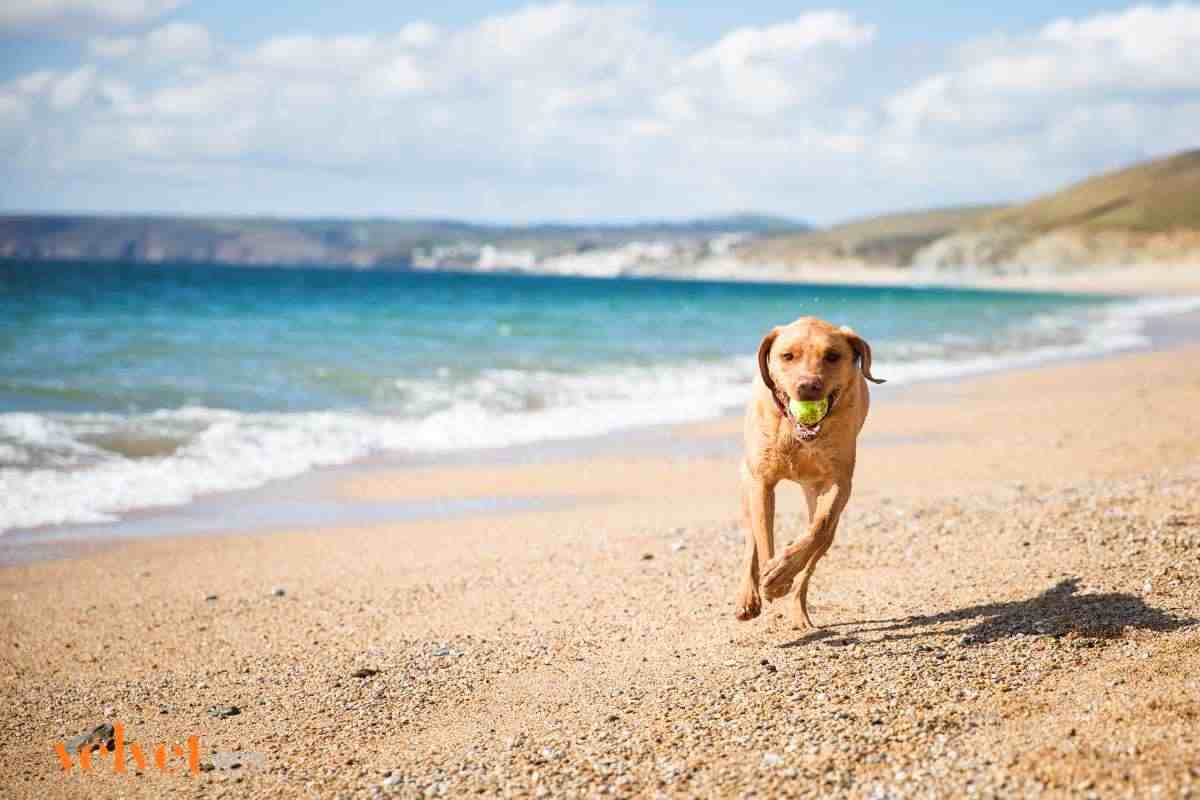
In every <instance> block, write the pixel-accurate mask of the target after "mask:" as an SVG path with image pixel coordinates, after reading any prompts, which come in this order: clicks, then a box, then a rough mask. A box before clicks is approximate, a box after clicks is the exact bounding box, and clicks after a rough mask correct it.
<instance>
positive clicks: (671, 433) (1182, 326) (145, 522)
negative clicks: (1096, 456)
mask: <svg viewBox="0 0 1200 800" xmlns="http://www.w3.org/2000/svg"><path fill="white" fill-rule="evenodd" d="M1144 299H1145V300H1148V301H1150V302H1154V301H1155V300H1167V301H1180V302H1183V303H1186V302H1188V301H1187V300H1186V299H1185V298H1144ZM1196 300H1198V301H1200V297H1198V298H1196ZM1139 319H1140V325H1141V332H1142V333H1143V334H1144V335H1145V336H1146V338H1147V340H1148V341H1147V343H1146V344H1145V345H1144V346H1140V347H1134V348H1129V349H1118V350H1114V351H1109V352H1102V353H1084V354H1068V355H1051V356H1048V357H1046V358H1044V359H1042V358H1038V359H1034V360H1033V361H1032V362H1030V363H1016V364H1012V363H1002V364H999V365H996V366H987V367H984V368H982V369H979V370H969V371H966V372H963V373H960V374H952V375H948V376H936V377H932V378H922V377H917V378H915V379H910V380H906V381H904V382H903V383H901V384H893V386H892V387H891V388H890V389H889V392H888V394H891V393H892V392H895V391H896V390H897V389H900V390H901V391H909V390H920V389H921V388H922V387H929V386H933V387H937V386H938V385H939V384H945V385H954V384H957V383H959V382H962V381H971V380H975V379H977V378H980V377H986V376H990V375H997V374H1005V373H1013V372H1022V371H1027V370H1036V369H1041V368H1052V367H1054V366H1056V365H1065V364H1072V363H1078V362H1086V361H1090V360H1096V359H1098V360H1105V359H1112V358H1119V357H1121V356H1123V355H1128V354H1131V353H1153V352H1159V351H1162V350H1166V349H1175V348H1181V347H1187V346H1188V345H1192V344H1195V343H1197V342H1200V311H1197V310H1185V311H1173V312H1170V313H1165V314H1157V315H1149V316H1145V317H1141V318H1139ZM886 401H887V399H886V398H885V399H884V402H886ZM740 417H741V412H740V409H731V410H729V411H728V412H726V413H723V414H720V415H718V416H716V417H712V418H709V419H707V420H699V421H693V422H682V423H656V424H652V425H635V426H630V427H623V428H618V429H616V430H613V431H609V432H607V433H602V434H596V435H586V436H577V437H567V438H563V439H551V440H539V441H534V442H528V443H522V444H513V445H507V446H504V447H496V448H482V449H468V450H463V451H447V452H442V453H421V454H399V453H393V452H376V453H372V454H369V455H367V456H364V457H360V458H357V459H354V460H351V461H349V462H345V463H341V464H334V465H328V466H321V467H317V468H315V469H312V470H309V471H307V472H304V473H301V474H299V475H296V476H292V477H289V478H282V479H276V480H271V481H268V482H267V483H265V484H262V485H259V486H254V487H249V488H246V489H238V490H231V491H218V492H211V493H204V494H201V495H199V496H197V497H195V498H193V499H192V500H191V501H189V502H187V503H184V504H181V505H172V506H166V507H150V508H142V509H133V510H130V511H126V512H121V514H120V517H119V519H117V520H114V521H110V522H101V523H66V524H61V525H52V526H41V527H37V528H32V529H28V528H27V529H15V530H12V531H8V532H5V533H2V534H0V568H2V567H3V566H5V565H13V564H19V563H27V562H34V561H38V560H43V559H47V558H63V557H71V556H73V555H80V554H83V555H86V554H88V553H91V552H95V551H96V550H97V549H104V548H105V547H108V546H113V545H116V544H118V543H121V542H123V541H126V540H137V539H143V538H157V537H178V536H185V537H186V536H220V535H228V533H229V532H231V531H238V532H241V533H254V534H263V533H269V532H271V531H275V530H281V529H299V530H312V529H319V528H322V527H328V526H330V525H335V524H341V525H346V524H350V525H368V524H375V523H380V522H387V521H412V520H417V521H419V520H432V519H441V518H450V519H453V518H461V517H469V516H478V515H488V514H504V513H513V512H517V511H538V510H549V509H553V508H559V507H563V506H565V505H569V504H570V503H572V502H578V501H579V498H578V497H566V496H541V497H530V496H522V497H513V496H508V495H503V494H472V495H471V496H470V497H469V498H467V499H463V498H432V497H409V498H406V500H405V502H403V503H396V502H384V503H379V504H371V503H365V504H364V503H353V502H346V500H345V498H343V497H342V496H341V495H340V494H339V492H338V490H337V487H338V486H339V485H341V484H344V483H346V482H352V481H353V480H355V479H356V478H357V477H359V476H361V475H362V474H364V473H366V474H369V473H371V472H375V471H381V470H382V471H390V470H411V471H420V470H423V469H424V470H428V469H444V468H454V467H461V466H467V465H473V466H479V465H483V466H490V467H494V468H503V467H504V466H521V465H528V464H531V463H547V462H559V463H563V462H571V461H579V460H587V459H592V458H597V457H605V456H611V455H613V454H626V455H627V454H631V453H632V454H639V453H646V452H655V451H662V450H664V449H666V450H670V451H671V452H672V453H673V454H674V455H675V456H676V457H687V456H699V457H708V456H719V455H726V456H727V455H730V454H732V453H736V452H738V451H739V448H740V443H739V441H738V440H737V438H736V437H730V436H726V437H724V438H723V439H705V438H703V437H697V435H696V432H697V431H700V430H707V429H709V428H710V427H711V426H714V425H716V426H720V427H722V428H729V427H730V426H731V425H732V424H733V423H737V422H739V421H740Z"/></svg>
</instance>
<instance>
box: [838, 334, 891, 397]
mask: <svg viewBox="0 0 1200 800" xmlns="http://www.w3.org/2000/svg"><path fill="white" fill-rule="evenodd" d="M841 330H842V335H843V336H845V337H846V341H848V342H849V343H850V347H851V348H852V349H853V350H854V355H855V356H856V357H857V358H858V363H859V364H860V365H861V366H862V374H863V377H864V378H866V379H867V380H869V381H870V382H871V383H887V381H885V380H884V379H883V378H876V377H875V376H874V375H872V374H871V345H870V343H869V342H867V340H866V339H864V338H862V337H861V336H859V335H858V334H857V333H855V332H854V329H853V328H848V327H846V326H845V325H843V326H842V329H841Z"/></svg>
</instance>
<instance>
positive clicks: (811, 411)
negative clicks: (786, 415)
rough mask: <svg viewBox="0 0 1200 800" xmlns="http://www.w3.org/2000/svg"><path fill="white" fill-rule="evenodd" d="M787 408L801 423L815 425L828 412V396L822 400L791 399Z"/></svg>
mask: <svg viewBox="0 0 1200 800" xmlns="http://www.w3.org/2000/svg"><path fill="white" fill-rule="evenodd" d="M788 410H789V411H791V412H792V416H793V417H795V418H796V421H797V422H799V423H800V424H801V425H816V424H817V423H818V422H820V421H821V420H823V419H825V415H826V414H827V413H829V398H828V397H826V398H824V399H822V400H793V401H792V402H790V403H788Z"/></svg>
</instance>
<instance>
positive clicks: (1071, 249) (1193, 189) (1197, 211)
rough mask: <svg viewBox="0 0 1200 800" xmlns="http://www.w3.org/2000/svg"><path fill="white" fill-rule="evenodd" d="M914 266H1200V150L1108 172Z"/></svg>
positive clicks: (953, 241) (942, 246)
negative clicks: (1145, 264) (1146, 264)
mask: <svg viewBox="0 0 1200 800" xmlns="http://www.w3.org/2000/svg"><path fill="white" fill-rule="evenodd" d="M913 263H914V265H915V266H917V267H920V268H924V269H929V270H946V269H966V268H974V267H987V268H992V269H999V270H1002V271H1006V272H1014V271H1040V270H1061V269H1074V268H1087V267H1097V266H1101V267H1112V266H1125V265H1131V264H1143V263H1154V264H1177V265H1178V264H1200V150H1190V151H1187V152H1184V153H1179V154H1177V155H1173V156H1169V157H1167V158H1161V159H1157V160H1155V161H1148V162H1145V163H1142V164H1137V165H1134V166H1132V167H1127V168H1125V169H1120V170H1117V171H1115V172H1109V173H1105V174H1103V175H1098V176H1096V177H1093V178H1089V179H1087V180H1084V181H1081V182H1079V183H1076V184H1073V185H1071V186H1068V187H1067V188H1065V189H1062V190H1061V191H1057V192H1053V193H1051V194H1047V195H1043V196H1041V197H1038V198H1035V199H1034V200H1032V201H1030V202H1028V203H1025V204H1023V205H1019V206H1012V207H1009V208H1005V209H1002V210H999V211H996V212H994V213H992V214H988V215H986V216H984V217H982V218H981V219H979V220H977V221H976V222H975V223H974V224H972V225H970V226H969V227H966V228H964V229H963V230H960V231H959V232H957V233H955V234H954V235H952V236H947V237H945V238H943V239H939V240H938V241H936V242H933V243H931V244H930V245H929V246H927V247H925V248H922V249H921V250H920V251H919V252H917V253H916V254H915V255H914V257H913Z"/></svg>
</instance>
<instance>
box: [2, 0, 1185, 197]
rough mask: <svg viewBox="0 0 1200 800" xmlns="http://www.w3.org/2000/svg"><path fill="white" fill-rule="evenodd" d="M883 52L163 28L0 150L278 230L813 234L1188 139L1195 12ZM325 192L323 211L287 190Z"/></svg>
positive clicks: (632, 26) (40, 105) (15, 102)
mask: <svg viewBox="0 0 1200 800" xmlns="http://www.w3.org/2000/svg"><path fill="white" fill-rule="evenodd" d="M886 39H887V31H878V30H876V28H875V26H873V25H872V24H870V22H869V20H863V19H860V18H858V17H855V16H853V15H850V14H847V13H845V12H840V11H813V12H808V13H804V14H801V15H799V16H797V17H795V18H793V19H789V20H784V21H781V22H779V23H778V24H772V25H765V26H760V27H742V28H736V29H733V30H728V31H726V32H724V33H723V34H721V35H718V36H714V37H713V38H712V39H711V40H710V41H706V42H684V41H682V40H680V39H678V38H675V37H672V36H670V35H667V34H665V33H664V32H662V31H661V30H660V29H659V28H658V27H657V26H656V21H655V19H654V17H653V11H652V8H651V7H649V6H642V5H635V6H629V5H602V6H586V5H577V4H575V3H569V2H560V3H550V4H543V5H530V6H527V7H524V8H521V9H518V10H516V11H513V12H511V13H505V14H498V15H494V16H492V17H489V18H486V19H482V20H479V21H477V22H476V23H474V24H471V25H467V26H464V27H460V28H441V27H437V26H435V25H432V24H430V23H428V22H424V21H421V20H414V21H410V22H407V23H406V24H403V25H401V26H399V27H397V28H394V29H392V30H387V31H378V32H374V33H366V34H353V35H350V34H346V35H342V34H334V35H323V36H321V35H314V34H304V33H298V34H292V35H286V36H274V37H270V38H267V39H265V40H262V41H258V42H253V43H251V44H250V45H247V46H243V47H240V48H234V47H231V46H229V45H228V44H225V43H216V42H214V40H213V37H212V36H211V35H210V34H209V32H208V31H207V30H206V29H204V28H203V27H201V26H198V25H193V24H188V23H183V22H175V23H170V24H165V25H161V26H159V27H157V28H152V29H150V30H148V31H145V32H138V33H134V34H122V35H114V36H107V37H105V36H95V37H93V39H92V40H91V41H90V43H89V54H90V56H92V57H93V58H92V60H95V61H96V62H97V64H99V65H100V66H99V67H94V66H88V65H84V64H81V65H79V66H78V68H76V69H68V70H64V71H48V70H41V71H37V72H33V73H30V74H29V75H26V76H24V77H22V78H19V79H16V80H13V81H10V82H9V83H7V84H4V85H2V86H0V142H4V143H5V144H6V145H7V144H10V143H15V144H14V147H13V149H14V150H15V151H16V152H18V153H20V154H22V155H21V156H20V164H21V165H23V166H21V168H22V169H34V170H36V169H37V165H38V164H54V165H55V166H56V169H60V170H61V171H63V174H73V173H72V172H71V171H72V170H76V171H77V173H78V174H80V175H83V174H88V175H92V174H96V172H97V171H99V170H107V174H112V175H119V176H138V180H139V181H140V183H139V192H142V191H143V189H142V188H141V187H145V186H152V185H154V184H153V182H150V183H146V176H147V175H160V176H170V178H171V180H184V179H185V177H186V179H187V180H188V181H190V182H191V183H190V184H189V185H195V186H202V185H206V182H207V181H209V180H212V179H211V177H210V176H212V175H215V174H217V173H218V171H219V172H220V174H221V175H222V178H223V180H225V181H228V180H229V179H230V176H232V175H234V174H236V173H237V172H238V171H239V170H241V171H243V172H244V173H245V174H246V175H251V174H252V175H253V176H254V181H255V185H256V186H258V187H262V188H261V191H256V192H255V193H252V194H253V195H254V198H255V200H256V201H257V202H263V203H271V202H274V203H277V204H278V207H277V208H275V207H273V206H270V205H267V206H265V207H264V208H263V209H262V210H278V211H280V212H281V213H282V212H286V211H289V210H295V209H293V208H292V207H291V206H290V205H288V204H289V203H292V202H302V201H303V202H310V203H318V204H322V205H320V206H319V207H314V208H312V209H310V210H311V211H313V212H314V213H317V212H319V213H352V212H356V211H369V212H370V213H379V212H384V213H400V214H404V213H460V214H472V215H489V214H490V215H496V216H501V217H513V216H524V215H529V216H540V217H546V216H580V215H584V214H590V213H599V214H605V215H608V216H622V217H629V216H637V215H639V214H647V215H655V216H662V215H676V214H686V213H696V212H699V211H704V210H719V209H730V208H764V209H775V210H779V211H783V212H788V213H798V214H804V215H812V216H816V217H818V218H824V219H828V218H830V217H836V216H842V215H847V214H850V213H864V212H866V211H870V210H875V209H882V208H886V207H887V206H889V205H935V204H938V203H942V202H955V201H960V200H989V199H993V198H995V197H1004V196H1013V195H1016V194H1024V193H1028V192H1030V191H1032V190H1033V189H1041V188H1050V187H1051V186H1052V185H1054V184H1055V183H1057V182H1059V181H1060V180H1063V179H1066V178H1072V177H1078V175H1079V174H1081V173H1082V172H1086V171H1091V170H1094V169H1097V168H1101V167H1105V166H1110V165H1112V164H1113V163H1114V162H1120V161H1128V160H1133V159H1134V158H1137V157H1140V156H1142V155H1145V154H1154V153H1157V152H1165V151H1167V150H1169V149H1174V148H1177V147H1182V146H1185V145H1187V144H1189V143H1190V144H1193V145H1194V144H1195V142H1194V141H1192V142H1189V141H1188V140H1189V138H1191V139H1192V140H1194V139H1195V136H1194V131H1196V130H1198V129H1200V7H1197V6H1195V5H1175V6H1165V7H1139V8H1135V9H1130V10H1128V11H1125V12H1121V13H1118V14H1098V15H1093V16H1089V17H1082V18H1077V19H1063V20H1059V21H1056V22H1054V23H1052V24H1049V25H1045V26H1043V27H1041V28H1040V29H1038V30H1033V31H1029V32H1027V33H1026V34H1023V35H1008V36H994V37H988V38H986V39H980V40H976V41H972V42H968V43H965V44H964V45H963V46H961V47H959V48H957V49H956V50H955V51H954V52H953V53H950V54H948V56H947V58H946V59H945V60H944V61H943V62H942V64H941V66H940V68H939V69H937V70H936V71H934V72H933V73H932V74H930V73H926V74H924V75H918V76H917V78H916V79H915V80H912V81H911V83H910V85H908V86H903V85H898V84H899V82H900V81H901V80H902V79H901V78H895V79H893V78H891V77H890V76H889V75H887V73H888V62H887V61H886V57H888V56H887V52H888V51H886V48H885V50H884V52H881V50H880V47H881V45H882V44H884V43H885V40H886ZM890 57H893V58H895V57H901V56H896V55H895V54H894V53H892V55H891V56H890ZM881 76H882V77H881ZM864 81H865V82H866V83H864ZM864 86H865V87H867V88H869V89H870V88H874V89H875V91H874V94H871V93H870V92H864V91H863V89H864ZM880 86H883V87H887V89H888V91H882V89H881V88H879V87H880ZM46 131H54V132H55V133H54V135H53V136H50V135H46ZM31 165H32V166H31ZM314 176H319V177H314ZM332 176H341V178H343V179H344V181H345V183H344V186H345V187H346V189H345V193H344V194H341V195H339V194H336V193H335V192H333V191H332V190H331V191H328V192H327V191H325V190H324V189H323V190H322V191H321V192H316V193H314V192H311V191H309V192H307V193H306V192H304V191H297V189H298V187H300V186H301V185H302V183H303V181H304V180H310V181H312V180H315V181H316V182H317V183H318V184H319V185H321V186H322V187H325V186H333V185H335V184H336V180H335V179H334V178H333V177H332ZM5 177H8V178H9V180H7V181H4V180H3V179H4V178H5ZM15 180H17V178H16V177H14V176H13V175H12V169H11V168H10V169H9V170H7V171H5V172H0V183H7V185H9V186H13V185H16V184H14V182H13V181H15ZM114 180H118V178H114ZM129 180H133V178H129ZM1039 181H1040V183H1037V182H1039ZM64 185H65V184H64ZM272 186H274V187H277V188H276V189H274V190H272V189H271V188H270V187H272ZM282 187H286V190H285V188H282ZM934 192H937V194H934ZM168 194H169V193H164V195H168ZM139 196H142V195H141V194H139ZM171 196H173V195H171ZM243 200H244V198H243V196H241V195H237V194H236V193H235V195H234V196H231V195H230V194H229V193H228V192H226V191H224V190H223V189H222V190H220V191H218V190H217V189H216V188H214V190H213V193H212V201H211V202H212V203H213V204H214V209H213V210H220V209H219V206H218V205H217V204H220V203H223V202H231V201H232V202H241V201H243ZM326 204H327V205H326ZM233 210H238V209H233ZM242 210H245V209H242Z"/></svg>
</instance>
